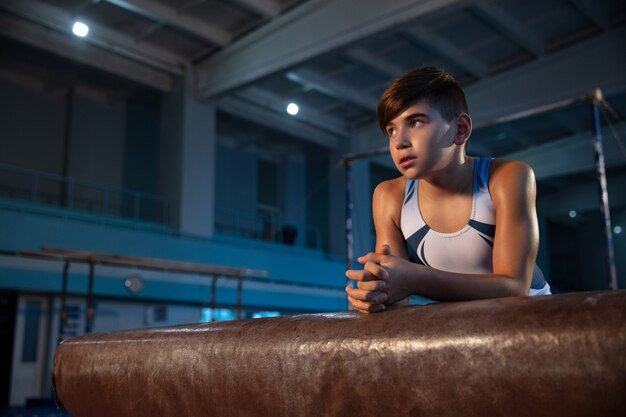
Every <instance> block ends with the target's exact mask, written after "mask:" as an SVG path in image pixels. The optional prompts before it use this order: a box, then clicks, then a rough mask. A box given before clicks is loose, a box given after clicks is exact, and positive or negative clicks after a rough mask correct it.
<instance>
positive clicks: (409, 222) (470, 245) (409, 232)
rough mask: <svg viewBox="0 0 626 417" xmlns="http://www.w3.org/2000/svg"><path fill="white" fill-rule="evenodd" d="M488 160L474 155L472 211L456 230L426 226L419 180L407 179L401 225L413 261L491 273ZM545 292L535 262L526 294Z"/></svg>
mask: <svg viewBox="0 0 626 417" xmlns="http://www.w3.org/2000/svg"><path fill="white" fill-rule="evenodd" d="M490 164H491V159H490V158H479V157H476V158H475V159H474V179H473V187H472V197H473V198H472V212H471V216H470V220H469V222H468V223H467V224H466V225H465V227H464V228H463V229H461V230H459V231H458V232H453V233H440V232H437V231H435V230H432V229H431V228H430V227H428V225H427V224H426V222H425V221H424V219H423V218H422V214H421V212H420V208H419V201H418V197H417V195H418V186H419V182H418V181H417V180H407V181H406V188H405V192H404V204H403V206H402V214H401V216H400V227H401V229H402V234H403V235H404V239H405V240H406V244H407V252H408V254H409V259H410V260H411V261H412V262H416V263H419V264H422V265H426V266H430V267H433V268H436V269H440V270H442V271H449V272H460V273H465V274H472V273H474V274H486V273H493V240H494V237H495V234H496V217H495V210H494V208H493V202H492V201H491V194H490V193H489V187H488V185H489V165H490ZM546 294H551V293H550V285H548V283H547V282H546V280H545V278H544V276H543V273H542V272H541V270H540V269H539V267H538V266H537V265H536V264H535V269H534V271H533V280H532V283H531V286H530V292H529V295H546Z"/></svg>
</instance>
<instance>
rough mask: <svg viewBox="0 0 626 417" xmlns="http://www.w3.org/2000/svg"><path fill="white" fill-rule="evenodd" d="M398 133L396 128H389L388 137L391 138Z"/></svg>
mask: <svg viewBox="0 0 626 417" xmlns="http://www.w3.org/2000/svg"><path fill="white" fill-rule="evenodd" d="M395 133H396V128H395V127H388V128H387V136H389V137H391V136H393V135H394V134H395Z"/></svg>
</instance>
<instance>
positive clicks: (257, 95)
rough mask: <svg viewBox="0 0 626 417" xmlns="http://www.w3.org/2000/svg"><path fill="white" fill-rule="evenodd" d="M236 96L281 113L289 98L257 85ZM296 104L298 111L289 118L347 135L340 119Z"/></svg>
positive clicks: (346, 130)
mask: <svg viewBox="0 0 626 417" xmlns="http://www.w3.org/2000/svg"><path fill="white" fill-rule="evenodd" d="M237 96H238V97H240V98H243V99H245V100H247V101H249V102H252V103H255V104H257V105H258V106H261V107H266V108H268V109H272V110H274V111H275V112H277V113H279V114H281V115H284V114H285V112H286V110H285V109H286V108H287V104H289V102H290V100H285V99H284V98H282V97H280V96H278V95H276V94H274V93H272V92H270V91H268V90H265V89H262V88H259V87H248V88H246V89H244V90H241V91H239V92H238V93H237ZM298 106H299V107H300V111H299V112H298V114H297V115H296V116H289V117H290V118H294V117H295V118H297V119H298V120H300V121H303V122H305V123H308V124H310V125H313V126H315V127H316V128H318V129H322V130H327V131H329V132H331V133H333V134H336V135H340V136H343V137H348V136H349V132H348V130H349V128H348V126H346V125H345V123H344V122H343V121H342V120H340V119H338V118H336V117H332V116H329V115H326V114H322V113H320V112H318V111H317V110H315V109H314V108H311V107H308V106H306V105H304V104H302V103H298Z"/></svg>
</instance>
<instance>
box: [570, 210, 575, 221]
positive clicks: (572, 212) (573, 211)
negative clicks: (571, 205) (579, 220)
mask: <svg viewBox="0 0 626 417" xmlns="http://www.w3.org/2000/svg"><path fill="white" fill-rule="evenodd" d="M576 214H577V213H576V210H570V211H569V216H570V217H571V218H572V219H573V218H574V217H576Z"/></svg>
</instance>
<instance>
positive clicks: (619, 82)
mask: <svg viewBox="0 0 626 417" xmlns="http://www.w3.org/2000/svg"><path fill="white" fill-rule="evenodd" d="M624 39H626V27H621V28H619V29H615V30H611V31H609V32H607V33H604V34H601V35H598V36H595V37H593V38H590V39H587V40H585V41H583V42H580V43H578V44H576V45H573V46H571V47H569V48H564V49H561V50H559V51H557V52H554V53H551V54H546V55H545V56H544V57H542V58H539V59H536V60H534V61H531V62H529V63H527V64H524V65H520V66H518V67H516V68H513V69H511V70H508V71H505V72H502V73H500V74H497V75H494V76H490V77H489V78H487V79H485V80H482V81H479V82H477V83H474V84H471V85H469V86H467V87H466V88H465V89H464V90H465V95H466V96H467V102H468V104H469V107H470V114H471V115H472V119H473V120H474V125H480V124H484V123H486V122H488V121H490V120H495V119H498V118H500V117H503V116H507V115H510V114H513V113H517V112H521V111H525V110H528V109H532V108H535V107H538V106H542V105H546V104H549V103H555V102H558V101H560V100H565V99H570V98H573V97H577V96H580V95H582V94H585V93H586V92H588V91H591V90H593V89H595V88H600V89H602V92H603V94H604V96H605V97H610V96H611V95H613V94H616V93H619V92H624V91H626V72H625V71H624V68H626V54H624ZM606 63H610V65H606Z"/></svg>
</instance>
